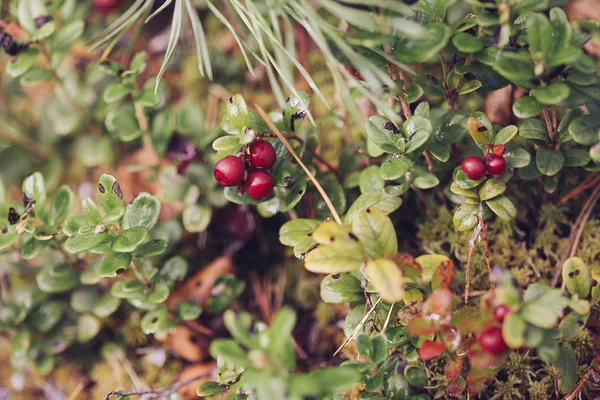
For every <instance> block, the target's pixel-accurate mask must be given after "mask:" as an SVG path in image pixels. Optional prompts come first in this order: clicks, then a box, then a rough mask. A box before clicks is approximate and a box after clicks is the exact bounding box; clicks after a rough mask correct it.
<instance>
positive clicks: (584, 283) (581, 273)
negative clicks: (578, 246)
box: [562, 257, 592, 299]
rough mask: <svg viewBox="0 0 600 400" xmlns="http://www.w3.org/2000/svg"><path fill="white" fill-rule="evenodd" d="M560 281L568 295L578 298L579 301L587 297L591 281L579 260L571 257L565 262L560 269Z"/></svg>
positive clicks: (581, 261)
mask: <svg viewBox="0 0 600 400" xmlns="http://www.w3.org/2000/svg"><path fill="white" fill-rule="evenodd" d="M562 279H563V281H564V282H565V284H566V286H567V290H568V291H569V293H571V294H572V295H577V296H579V298H580V299H585V298H587V297H588V294H589V293H590V289H591V286H592V280H591V275H590V270H589V269H588V268H587V266H586V265H585V263H584V262H583V260H582V259H581V258H579V257H571V258H569V259H567V260H566V261H565V263H564V265H563V268H562Z"/></svg>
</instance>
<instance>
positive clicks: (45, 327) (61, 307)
mask: <svg viewBox="0 0 600 400" xmlns="http://www.w3.org/2000/svg"><path fill="white" fill-rule="evenodd" d="M66 308H67V304H66V303H64V302H61V301H56V300H55V301H49V302H45V303H42V304H40V306H39V307H38V308H36V309H35V310H33V311H32V313H31V314H30V315H29V316H28V319H29V320H30V321H31V325H33V327H34V328H35V329H36V330H37V331H38V332H48V331H49V330H50V329H52V328H53V327H54V326H56V324H57V323H58V321H60V319H61V318H62V316H63V315H64V312H65V310H66Z"/></svg>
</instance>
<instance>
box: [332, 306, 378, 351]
mask: <svg viewBox="0 0 600 400" xmlns="http://www.w3.org/2000/svg"><path fill="white" fill-rule="evenodd" d="M381 300H382V298H381V297H380V298H379V299H378V300H377V301H376V302H375V304H373V307H371V309H370V310H369V311H368V312H367V313H366V314H365V316H364V317H363V319H361V320H360V322H359V323H358V325H356V327H355V328H354V330H352V332H351V333H350V335H348V337H347V338H346V340H344V343H342V345H341V346H340V347H339V348H338V349H337V350H336V351H335V353H333V356H334V357H335V356H336V355H337V354H338V353H339V352H340V351H342V350H343V349H344V347H346V346H347V345H348V343H350V342H351V341H352V340H353V339H354V336H356V334H357V333H358V331H359V330H360V329H361V328H362V326H363V325H364V324H365V322H367V319H369V315H371V313H372V312H373V311H375V308H376V307H377V306H378V305H379V303H381Z"/></svg>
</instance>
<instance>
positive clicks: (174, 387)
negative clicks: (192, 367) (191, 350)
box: [102, 374, 206, 400]
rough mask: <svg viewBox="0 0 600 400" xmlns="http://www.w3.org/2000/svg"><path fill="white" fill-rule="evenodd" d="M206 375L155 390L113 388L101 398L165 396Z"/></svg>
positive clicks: (106, 399)
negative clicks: (129, 390) (125, 390)
mask: <svg viewBox="0 0 600 400" xmlns="http://www.w3.org/2000/svg"><path fill="white" fill-rule="evenodd" d="M204 377H206V374H202V375H197V376H194V377H192V378H189V379H186V380H184V381H181V382H177V383H174V384H172V385H171V386H167V387H165V388H162V389H157V390H153V389H143V390H135V391H133V392H123V391H120V390H114V391H112V392H109V393H107V394H106V395H105V396H104V397H103V398H102V400H110V397H111V396H120V397H126V396H143V395H150V396H151V397H150V398H157V397H161V396H167V395H169V394H171V393H174V392H176V391H177V390H179V389H180V388H182V387H184V386H185V385H187V384H189V383H192V382H194V381H197V380H200V379H202V378H204Z"/></svg>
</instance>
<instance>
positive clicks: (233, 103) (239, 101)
mask: <svg viewBox="0 0 600 400" xmlns="http://www.w3.org/2000/svg"><path fill="white" fill-rule="evenodd" d="M227 117H228V122H229V123H230V124H231V125H233V126H234V127H235V128H237V129H238V130H240V131H241V130H242V129H243V128H245V127H249V126H250V112H249V111H248V106H247V105H246V101H245V100H244V98H243V97H242V95H240V94H236V95H234V96H233V97H231V98H230V99H229V101H228V103H227Z"/></svg>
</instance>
